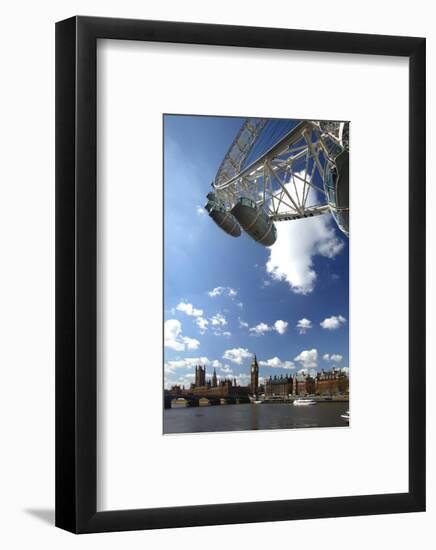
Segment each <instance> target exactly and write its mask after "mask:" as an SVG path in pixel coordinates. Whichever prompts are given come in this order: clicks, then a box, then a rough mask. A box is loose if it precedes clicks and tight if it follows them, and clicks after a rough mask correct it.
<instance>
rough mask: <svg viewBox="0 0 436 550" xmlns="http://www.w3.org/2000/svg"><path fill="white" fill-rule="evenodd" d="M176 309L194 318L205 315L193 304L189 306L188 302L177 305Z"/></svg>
mask: <svg viewBox="0 0 436 550" xmlns="http://www.w3.org/2000/svg"><path fill="white" fill-rule="evenodd" d="M176 309H177V310H178V311H182V312H183V313H186V315H189V316H193V317H201V316H202V315H203V310H202V309H195V307H194V306H193V305H192V304H188V303H186V302H180V304H178V305H177V307H176Z"/></svg>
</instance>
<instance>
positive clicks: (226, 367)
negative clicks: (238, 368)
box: [220, 365, 233, 375]
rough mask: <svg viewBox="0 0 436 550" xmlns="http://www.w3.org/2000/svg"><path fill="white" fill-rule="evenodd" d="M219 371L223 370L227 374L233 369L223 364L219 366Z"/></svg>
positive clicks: (231, 372)
mask: <svg viewBox="0 0 436 550" xmlns="http://www.w3.org/2000/svg"><path fill="white" fill-rule="evenodd" d="M220 370H221V372H224V373H225V374H226V375H227V374H233V370H232V369H231V368H230V367H229V365H224V366H223V367H220Z"/></svg>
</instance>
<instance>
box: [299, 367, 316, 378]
mask: <svg viewBox="0 0 436 550" xmlns="http://www.w3.org/2000/svg"><path fill="white" fill-rule="evenodd" d="M297 374H305V375H306V376H307V375H308V374H309V375H310V376H313V377H315V376H316V375H317V371H316V370H315V369H307V368H302V369H300V370H298V371H297Z"/></svg>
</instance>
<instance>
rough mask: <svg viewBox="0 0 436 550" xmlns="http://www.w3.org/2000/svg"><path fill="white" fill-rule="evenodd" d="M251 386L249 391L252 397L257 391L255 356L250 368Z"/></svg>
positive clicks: (257, 371) (257, 374)
mask: <svg viewBox="0 0 436 550" xmlns="http://www.w3.org/2000/svg"><path fill="white" fill-rule="evenodd" d="M250 375H251V384H250V391H251V394H252V395H257V392H258V391H259V365H258V363H257V359H256V355H255V356H254V357H253V361H252V362H251V367H250Z"/></svg>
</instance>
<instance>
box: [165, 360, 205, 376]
mask: <svg viewBox="0 0 436 550" xmlns="http://www.w3.org/2000/svg"><path fill="white" fill-rule="evenodd" d="M208 363H209V359H208V358H207V357H186V358H185V359H176V360H174V361H167V362H166V363H165V372H166V373H172V372H175V371H176V370H177V369H184V368H192V367H195V366H196V365H207V364H208Z"/></svg>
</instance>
